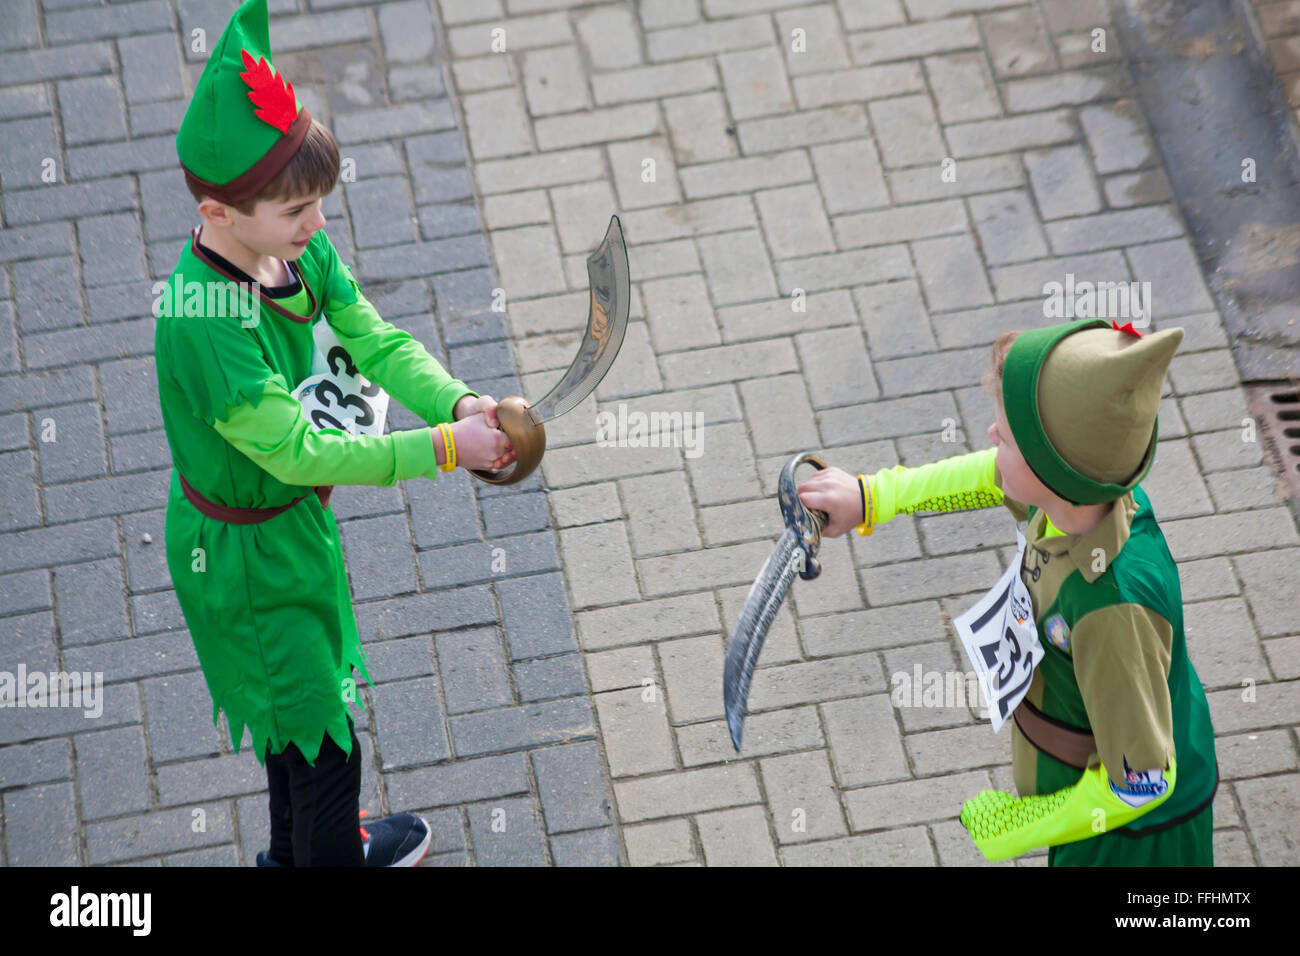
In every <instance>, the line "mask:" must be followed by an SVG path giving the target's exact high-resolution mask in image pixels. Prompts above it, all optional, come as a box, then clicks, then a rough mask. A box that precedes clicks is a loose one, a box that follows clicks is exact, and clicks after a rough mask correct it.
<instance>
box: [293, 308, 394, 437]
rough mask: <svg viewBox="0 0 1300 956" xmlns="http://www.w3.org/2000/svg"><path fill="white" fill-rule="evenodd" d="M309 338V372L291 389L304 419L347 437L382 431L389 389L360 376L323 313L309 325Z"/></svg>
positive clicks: (386, 413)
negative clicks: (312, 349) (311, 345)
mask: <svg viewBox="0 0 1300 956" xmlns="http://www.w3.org/2000/svg"><path fill="white" fill-rule="evenodd" d="M312 339H313V340H314V342H315V346H316V351H315V355H314V356H313V358H312V369H311V370H312V374H311V375H309V376H308V377H307V378H305V379H303V380H302V381H301V382H299V383H298V386H297V387H296V388H295V389H294V390H293V397H294V398H296V399H298V401H300V402H302V407H303V412H304V413H305V414H306V416H307V420H308V421H309V422H311V423H312V426H313V427H314V428H316V429H317V430H318V431H319V430H320V429H322V428H337V429H339V430H340V431H342V432H343V433H344V434H346V435H348V436H350V437H355V436H357V435H376V436H378V435H382V434H383V433H384V423H385V421H387V419H388V393H387V392H385V391H384V390H383V389H382V388H380V387H379V386H378V385H371V384H370V383H369V382H368V381H366V380H365V379H364V378H363V377H362V376H361V373H360V372H359V371H358V370H357V367H356V366H355V365H353V364H352V356H351V355H349V354H348V351H347V349H345V348H344V347H343V346H342V345H341V344H340V343H339V338H338V336H337V335H336V334H335V332H334V329H333V327H332V326H331V325H330V324H329V322H327V321H326V320H325V317H324V315H322V316H321V318H320V319H318V320H317V321H316V322H315V324H314V325H313V326H312Z"/></svg>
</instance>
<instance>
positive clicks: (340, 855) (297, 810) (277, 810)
mask: <svg viewBox="0 0 1300 956" xmlns="http://www.w3.org/2000/svg"><path fill="white" fill-rule="evenodd" d="M348 733H349V734H351V736H352V756H351V758H348V757H345V756H344V754H343V751H342V749H341V748H340V747H339V745H338V744H336V743H334V741H333V740H331V739H330V736H329V734H325V735H324V738H325V739H324V741H323V742H322V743H321V748H320V753H319V754H318V755H317V756H316V766H315V767H311V766H308V764H307V758H305V757H304V756H303V755H302V751H301V750H299V749H298V748H297V747H296V746H295V745H294V744H290V745H289V746H288V747H286V748H285V749H284V751H283V752H282V753H278V754H273V753H270V752H269V751H270V747H269V746H268V747H267V751H268V752H267V754H266V783H267V787H268V789H269V790H270V791H271V850H270V854H269V855H270V857H271V859H272V860H274V861H275V862H276V863H280V864H283V865H284V866H365V855H364V853H363V851H362V848H361V828H360V825H361V821H360V820H359V819H358V816H357V815H358V813H359V812H360V809H361V746H360V745H359V744H358V743H357V735H356V732H355V731H354V730H353V727H352V718H351V717H349V718H348Z"/></svg>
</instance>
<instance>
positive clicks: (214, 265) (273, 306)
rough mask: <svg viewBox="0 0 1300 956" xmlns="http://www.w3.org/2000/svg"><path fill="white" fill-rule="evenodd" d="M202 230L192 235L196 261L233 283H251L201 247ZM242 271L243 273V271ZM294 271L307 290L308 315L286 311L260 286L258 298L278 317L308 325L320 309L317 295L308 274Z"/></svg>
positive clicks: (297, 270) (198, 228)
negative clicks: (200, 234) (309, 282)
mask: <svg viewBox="0 0 1300 956" xmlns="http://www.w3.org/2000/svg"><path fill="white" fill-rule="evenodd" d="M201 228H202V226H195V227H194V231H193V232H192V233H191V234H190V253H191V254H192V255H193V256H194V257H195V258H196V259H198V260H199V261H200V262H202V263H203V264H204V265H206V266H207V267H208V268H209V269H212V270H213V271H214V272H216V273H217V274H218V275H221V276H224V277H225V278H226V279H229V280H230V281H231V282H235V283H239V284H241V285H246V284H247V283H248V282H249V276H248V275H247V274H246V273H244V274H243V278H240V277H239V276H238V275H235V273H233V272H231V271H230V270H229V269H227V268H226V267H225V266H223V265H222V264H221V262H218V261H217V259H215V258H213V256H212V255H210V254H209V252H208V250H206V249H204V248H203V247H202V246H200V245H199V230H200V229H201ZM240 271H241V273H242V270H240ZM293 271H295V272H297V273H298V278H299V279H300V280H301V281H302V286H303V288H304V289H306V290H307V303H308V306H309V312H308V314H307V315H298V314H297V313H296V312H291V311H290V310H288V309H286V308H285V307H284V306H282V305H280V304H279V303H278V302H276V301H275V300H274V299H272V298H271V297H270V296H268V295H267V294H266V290H265V289H263V288H262V287H261V286H260V285H259V286H258V290H257V294H258V298H260V299H261V301H262V305H264V306H266V307H267V308H268V309H270V310H271V311H272V312H275V313H276V314H277V315H282V316H284V317H285V318H286V319H290V320H291V321H294V322H298V323H299V324H303V325H307V324H310V323H312V322H313V321H315V318H316V310H317V307H318V303H317V301H316V294H315V293H314V292H312V288H311V285H309V284H308V282H307V276H306V274H304V273H303V271H302V270H301V269H297V268H296V267H295V269H294V270H293Z"/></svg>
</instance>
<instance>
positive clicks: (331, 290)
mask: <svg viewBox="0 0 1300 956" xmlns="http://www.w3.org/2000/svg"><path fill="white" fill-rule="evenodd" d="M321 235H324V230H322V231H321ZM323 248H324V251H325V255H326V257H327V258H328V260H329V265H328V269H329V273H328V278H327V280H326V285H325V288H326V294H325V296H324V298H325V303H324V308H325V314H326V316H327V317H328V319H329V323H330V325H331V326H332V327H333V329H334V333H335V334H336V335H337V336H338V337H339V344H340V345H342V346H343V347H344V348H345V349H347V350H348V354H350V355H351V356H352V361H353V362H354V363H355V364H356V366H357V368H358V369H359V370H360V371H361V374H362V375H364V376H365V377H366V378H367V379H369V380H370V381H371V382H374V383H375V384H377V385H379V386H381V387H382V388H383V389H384V390H385V391H387V392H388V393H389V394H390V395H391V396H392V397H393V398H395V399H397V401H399V402H400V403H401V404H402V405H404V406H406V407H407V408H409V409H410V410H411V411H412V412H414V413H415V414H416V415H418V416H420V418H422V419H424V420H425V421H426V422H428V423H429V424H430V425H436V424H437V423H438V422H451V421H454V419H453V418H452V409H454V408H455V407H456V402H458V401H459V400H460V399H461V398H463V397H464V396H466V395H473V396H474V397H476V398H477V397H478V392H475V391H473V390H472V389H471V388H470V387H469V386H468V385H466V384H465V383H464V382H462V381H461V380H460V379H457V378H453V377H452V376H451V374H450V373H448V372H447V370H446V369H444V368H443V367H442V365H441V364H440V363H439V362H438V360H437V359H435V358H434V357H433V356H432V355H430V354H429V352H428V350H427V349H426V348H425V347H424V346H423V345H422V344H421V343H420V342H419V341H418V340H417V339H415V337H414V336H412V335H411V333H410V332H407V331H406V330H404V329H399V328H397V327H396V326H394V325H393V324H392V323H390V322H386V321H384V319H383V318H381V317H380V315H379V313H378V312H377V311H375V307H374V306H373V305H371V303H370V302H369V301H368V300H367V299H366V297H365V296H364V295H362V294H361V288H360V286H358V285H357V281H356V279H354V278H353V277H352V270H351V269H349V268H348V267H347V265H345V264H344V262H343V260H342V259H340V258H339V254H338V252H337V251H336V250H335V249H334V244H333V243H331V242H330V241H329V237H328V236H326V237H325V242H324V247H323ZM503 371H504V370H503Z"/></svg>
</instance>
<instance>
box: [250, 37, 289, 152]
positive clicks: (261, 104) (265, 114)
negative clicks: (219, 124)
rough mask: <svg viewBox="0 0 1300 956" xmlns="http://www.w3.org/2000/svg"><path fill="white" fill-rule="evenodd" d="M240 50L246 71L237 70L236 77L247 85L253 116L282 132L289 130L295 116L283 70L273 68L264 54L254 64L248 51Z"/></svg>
mask: <svg viewBox="0 0 1300 956" xmlns="http://www.w3.org/2000/svg"><path fill="white" fill-rule="evenodd" d="M239 52H240V55H241V56H243V58H244V66H246V67H248V72H247V73H240V74H239V78H240V79H241V80H243V81H244V82H245V83H247V84H248V86H249V91H248V98H249V99H250V100H252V101H253V103H254V104H255V105H256V106H257V107H258V109H257V110H256V111H255V114H254V115H256V116H257V118H258V119H260V120H262V121H263V122H265V123H269V124H270V125H271V126H274V127H275V128H276V129H278V130H279V131H280V132H281V133H287V132H289V127H290V126H291V125H292V124H293V121H294V120H295V119H296V118H297V116H298V101H297V99H295V98H294V95H293V84H292V83H290V82H289V81H288V80H286V79H285V78H284V75H283V74H282V73H279V72H277V71H275V70H273V69H272V68H271V64H270V63H268V62H266V60H265V59H264V58H263V57H260V56H259V57H258V58H257V62H256V63H255V62H253V57H252V56H251V55H250V54H249V52H248V51H247V50H240V51H239Z"/></svg>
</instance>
